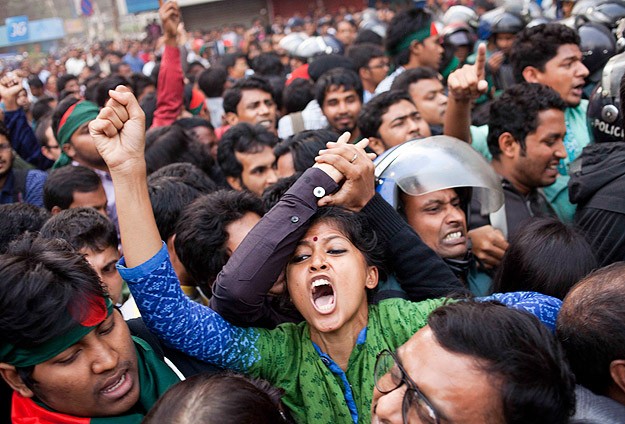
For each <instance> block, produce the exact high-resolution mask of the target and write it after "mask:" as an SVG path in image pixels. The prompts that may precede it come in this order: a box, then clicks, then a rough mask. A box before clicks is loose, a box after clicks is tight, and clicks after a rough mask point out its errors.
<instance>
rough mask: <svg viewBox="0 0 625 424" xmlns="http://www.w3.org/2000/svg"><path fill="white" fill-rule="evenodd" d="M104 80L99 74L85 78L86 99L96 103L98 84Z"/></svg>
mask: <svg viewBox="0 0 625 424" xmlns="http://www.w3.org/2000/svg"><path fill="white" fill-rule="evenodd" d="M100 81H102V78H100V77H99V76H94V77H91V78H88V79H87V80H85V83H84V85H85V100H89V101H90V102H93V103H96V102H97V101H98V85H99V84H100Z"/></svg>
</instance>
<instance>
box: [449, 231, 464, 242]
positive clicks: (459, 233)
mask: <svg viewBox="0 0 625 424" xmlns="http://www.w3.org/2000/svg"><path fill="white" fill-rule="evenodd" d="M460 237H462V233H461V232H460V231H456V232H455V233H450V234H447V235H446V236H445V240H449V239H457V238H460Z"/></svg>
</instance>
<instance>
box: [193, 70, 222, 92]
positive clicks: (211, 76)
mask: <svg viewBox="0 0 625 424" xmlns="http://www.w3.org/2000/svg"><path fill="white" fill-rule="evenodd" d="M226 81H228V72H226V68H224V67H222V66H213V67H210V68H208V69H207V70H205V71H203V72H202V73H201V74H200V76H199V78H198V81H197V84H198V87H200V90H202V91H203V92H204V94H205V95H206V97H209V98H212V97H222V96H223V94H224V90H225V88H226Z"/></svg>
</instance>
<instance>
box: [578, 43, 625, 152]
mask: <svg viewBox="0 0 625 424" xmlns="http://www.w3.org/2000/svg"><path fill="white" fill-rule="evenodd" d="M623 74H625V53H621V54H618V55H616V56H614V57H612V58H611V59H610V60H609V61H608V63H607V64H606V65H605V67H604V68H603V74H602V77H601V81H600V82H599V83H598V84H597V86H596V87H595V90H594V91H593V92H592V95H591V96H590V102H589V103H588V111H587V112H586V117H587V119H588V128H590V132H591V135H592V137H593V139H594V141H595V143H607V142H612V141H623V136H624V134H623V114H622V113H621V100H620V97H619V89H620V85H621V78H622V77H623Z"/></svg>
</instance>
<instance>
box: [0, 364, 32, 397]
mask: <svg viewBox="0 0 625 424" xmlns="http://www.w3.org/2000/svg"><path fill="white" fill-rule="evenodd" d="M0 375H1V376H2V378H3V379H4V381H6V383H7V384H8V385H9V386H10V387H11V389H13V390H14V391H16V392H18V393H19V394H20V395H22V396H23V397H26V398H31V397H33V396H34V395H35V394H34V393H33V392H32V390H30V389H29V388H28V387H26V384H24V381H23V380H22V378H21V377H20V376H19V374H18V373H17V370H16V369H15V367H14V366H13V365H9V364H7V363H4V362H0Z"/></svg>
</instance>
